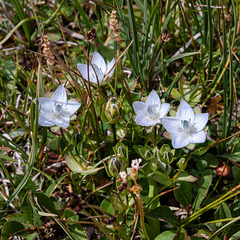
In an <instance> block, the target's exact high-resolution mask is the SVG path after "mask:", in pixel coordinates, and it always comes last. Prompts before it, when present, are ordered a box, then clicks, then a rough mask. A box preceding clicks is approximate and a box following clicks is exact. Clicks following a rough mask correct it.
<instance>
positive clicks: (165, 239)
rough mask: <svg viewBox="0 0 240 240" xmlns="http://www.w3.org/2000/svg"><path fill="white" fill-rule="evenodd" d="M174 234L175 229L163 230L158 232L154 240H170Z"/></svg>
mask: <svg viewBox="0 0 240 240" xmlns="http://www.w3.org/2000/svg"><path fill="white" fill-rule="evenodd" d="M175 235H176V230H170V231H165V232H162V233H161V234H159V235H158V236H157V237H156V238H155V239H154V240H172V239H174V236H175Z"/></svg>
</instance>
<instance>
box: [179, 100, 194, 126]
mask: <svg viewBox="0 0 240 240" xmlns="http://www.w3.org/2000/svg"><path fill="white" fill-rule="evenodd" d="M177 118H178V119H180V120H187V121H189V120H191V122H193V120H194V112H193V110H192V108H191V107H190V106H189V104H188V103H187V102H186V101H184V100H183V99H182V100H181V103H180V105H179V107H178V110H177Z"/></svg>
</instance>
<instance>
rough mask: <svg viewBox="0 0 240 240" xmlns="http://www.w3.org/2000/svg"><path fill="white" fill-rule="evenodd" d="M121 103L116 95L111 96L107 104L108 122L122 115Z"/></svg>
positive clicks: (106, 114)
mask: <svg viewBox="0 0 240 240" xmlns="http://www.w3.org/2000/svg"><path fill="white" fill-rule="evenodd" d="M120 107H121V106H120V103H119V102H118V100H117V98H116V97H111V98H110V99H109V100H108V101H107V104H106V108H105V116H106V118H107V121H108V122H111V121H112V120H113V119H115V118H117V117H119V116H120Z"/></svg>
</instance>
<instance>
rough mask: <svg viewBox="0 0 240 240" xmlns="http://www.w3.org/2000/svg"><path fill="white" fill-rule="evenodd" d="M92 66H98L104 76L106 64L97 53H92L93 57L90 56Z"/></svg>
mask: <svg viewBox="0 0 240 240" xmlns="http://www.w3.org/2000/svg"><path fill="white" fill-rule="evenodd" d="M91 63H92V65H96V66H98V68H100V69H101V71H102V73H103V74H106V68H107V67H106V63H105V61H104V59H103V57H102V56H101V55H100V54H99V53H98V52H96V51H95V52H94V53H93V56H92V61H91Z"/></svg>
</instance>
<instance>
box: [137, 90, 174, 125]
mask: <svg viewBox="0 0 240 240" xmlns="http://www.w3.org/2000/svg"><path fill="white" fill-rule="evenodd" d="M133 108H134V111H135V112H136V114H137V117H136V118H135V122H136V123H137V124H139V125H142V126H146V127H149V126H155V125H156V124H158V123H161V119H162V118H163V117H165V116H166V115H167V113H168V112H169V110H170V104H169V103H161V100H160V98H159V96H158V94H157V93H156V92H155V91H154V90H153V91H152V92H151V93H150V94H149V96H148V97H147V100H146V102H140V101H136V102H134V103H133Z"/></svg>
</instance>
